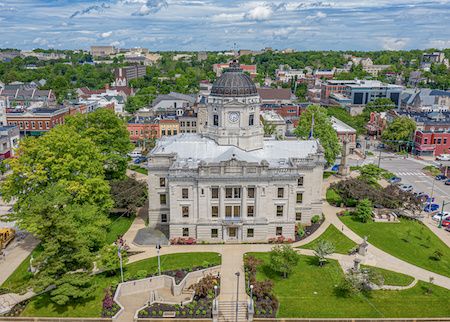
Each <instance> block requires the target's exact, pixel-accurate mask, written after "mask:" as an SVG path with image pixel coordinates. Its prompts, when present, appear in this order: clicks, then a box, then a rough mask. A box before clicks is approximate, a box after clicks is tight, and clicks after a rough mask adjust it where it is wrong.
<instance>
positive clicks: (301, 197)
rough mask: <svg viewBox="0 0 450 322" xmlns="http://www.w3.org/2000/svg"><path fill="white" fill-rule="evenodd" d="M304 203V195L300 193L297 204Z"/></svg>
mask: <svg viewBox="0 0 450 322" xmlns="http://www.w3.org/2000/svg"><path fill="white" fill-rule="evenodd" d="M302 202H303V193H301V192H298V193H297V203H302Z"/></svg>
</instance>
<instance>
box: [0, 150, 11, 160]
mask: <svg viewBox="0 0 450 322" xmlns="http://www.w3.org/2000/svg"><path fill="white" fill-rule="evenodd" d="M10 157H11V151H8V152H6V153H3V154H0V161H3V160H5V159H9V158H10Z"/></svg>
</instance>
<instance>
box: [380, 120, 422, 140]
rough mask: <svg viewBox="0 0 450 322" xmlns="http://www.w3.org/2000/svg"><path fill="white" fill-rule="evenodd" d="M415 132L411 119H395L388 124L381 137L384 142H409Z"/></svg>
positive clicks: (414, 124) (414, 125)
mask: <svg viewBox="0 0 450 322" xmlns="http://www.w3.org/2000/svg"><path fill="white" fill-rule="evenodd" d="M415 130H416V123H414V121H413V120H412V119H410V118H408V117H397V118H395V119H394V120H393V121H392V123H391V124H389V126H388V127H387V129H386V130H385V131H384V132H383V134H382V135H381V137H382V138H383V139H384V140H394V141H410V139H411V134H412V133H413V132H414V131H415Z"/></svg>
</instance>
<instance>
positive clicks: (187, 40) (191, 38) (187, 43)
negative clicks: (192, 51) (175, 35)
mask: <svg viewBox="0 0 450 322" xmlns="http://www.w3.org/2000/svg"><path fill="white" fill-rule="evenodd" d="M193 41H194V37H192V36H190V37H187V38H184V39H183V41H182V42H181V44H182V45H189V44H190V43H191V42H193Z"/></svg>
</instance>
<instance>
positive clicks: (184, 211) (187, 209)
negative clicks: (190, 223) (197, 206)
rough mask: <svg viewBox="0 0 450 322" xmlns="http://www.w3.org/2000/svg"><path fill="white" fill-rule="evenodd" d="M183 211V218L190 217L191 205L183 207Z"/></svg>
mask: <svg viewBox="0 0 450 322" xmlns="http://www.w3.org/2000/svg"><path fill="white" fill-rule="evenodd" d="M181 212H182V214H183V218H187V217H189V206H183V207H181Z"/></svg>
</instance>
